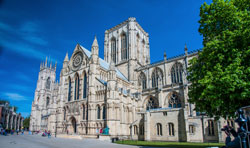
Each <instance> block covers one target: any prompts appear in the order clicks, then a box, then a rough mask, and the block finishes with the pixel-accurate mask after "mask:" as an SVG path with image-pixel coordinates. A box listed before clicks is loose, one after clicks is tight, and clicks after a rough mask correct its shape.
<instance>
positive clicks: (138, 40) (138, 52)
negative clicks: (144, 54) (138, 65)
mask: <svg viewBox="0 0 250 148" xmlns="http://www.w3.org/2000/svg"><path fill="white" fill-rule="evenodd" d="M136 38H137V39H136V42H137V43H136V45H137V58H138V60H140V56H141V55H140V35H139V34H137V35H136Z"/></svg>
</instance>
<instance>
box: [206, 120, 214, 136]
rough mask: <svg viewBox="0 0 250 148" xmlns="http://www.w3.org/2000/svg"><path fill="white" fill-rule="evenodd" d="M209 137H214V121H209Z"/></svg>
mask: <svg viewBox="0 0 250 148" xmlns="http://www.w3.org/2000/svg"><path fill="white" fill-rule="evenodd" d="M207 129H208V135H209V136H214V121H213V120H208V127H207Z"/></svg>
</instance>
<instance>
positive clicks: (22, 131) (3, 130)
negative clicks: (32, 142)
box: [1, 129, 24, 136]
mask: <svg viewBox="0 0 250 148" xmlns="http://www.w3.org/2000/svg"><path fill="white" fill-rule="evenodd" d="M15 132H16V134H17V135H18V134H19V132H20V131H19V130H18V129H17V130H14V129H12V130H7V129H1V135H5V136H7V135H8V134H11V135H13V134H14V133H15ZM21 134H22V135H23V134H24V130H23V129H22V130H21Z"/></svg>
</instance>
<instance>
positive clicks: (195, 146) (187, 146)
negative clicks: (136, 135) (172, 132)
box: [116, 140, 224, 148]
mask: <svg viewBox="0 0 250 148" xmlns="http://www.w3.org/2000/svg"><path fill="white" fill-rule="evenodd" d="M116 143H118V144H127V145H138V146H152V147H173V148H174V147H176V148H205V147H214V146H224V144H223V143H191V142H160V141H157V142H156V141H136V140H125V141H117V142H116Z"/></svg>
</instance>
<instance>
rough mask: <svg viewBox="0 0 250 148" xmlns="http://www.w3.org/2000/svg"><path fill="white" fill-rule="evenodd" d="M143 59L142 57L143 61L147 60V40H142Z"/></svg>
mask: <svg viewBox="0 0 250 148" xmlns="http://www.w3.org/2000/svg"><path fill="white" fill-rule="evenodd" d="M141 53H142V57H141V58H142V59H141V63H144V62H146V58H145V54H146V49H145V40H144V39H143V40H142V52H141Z"/></svg>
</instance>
